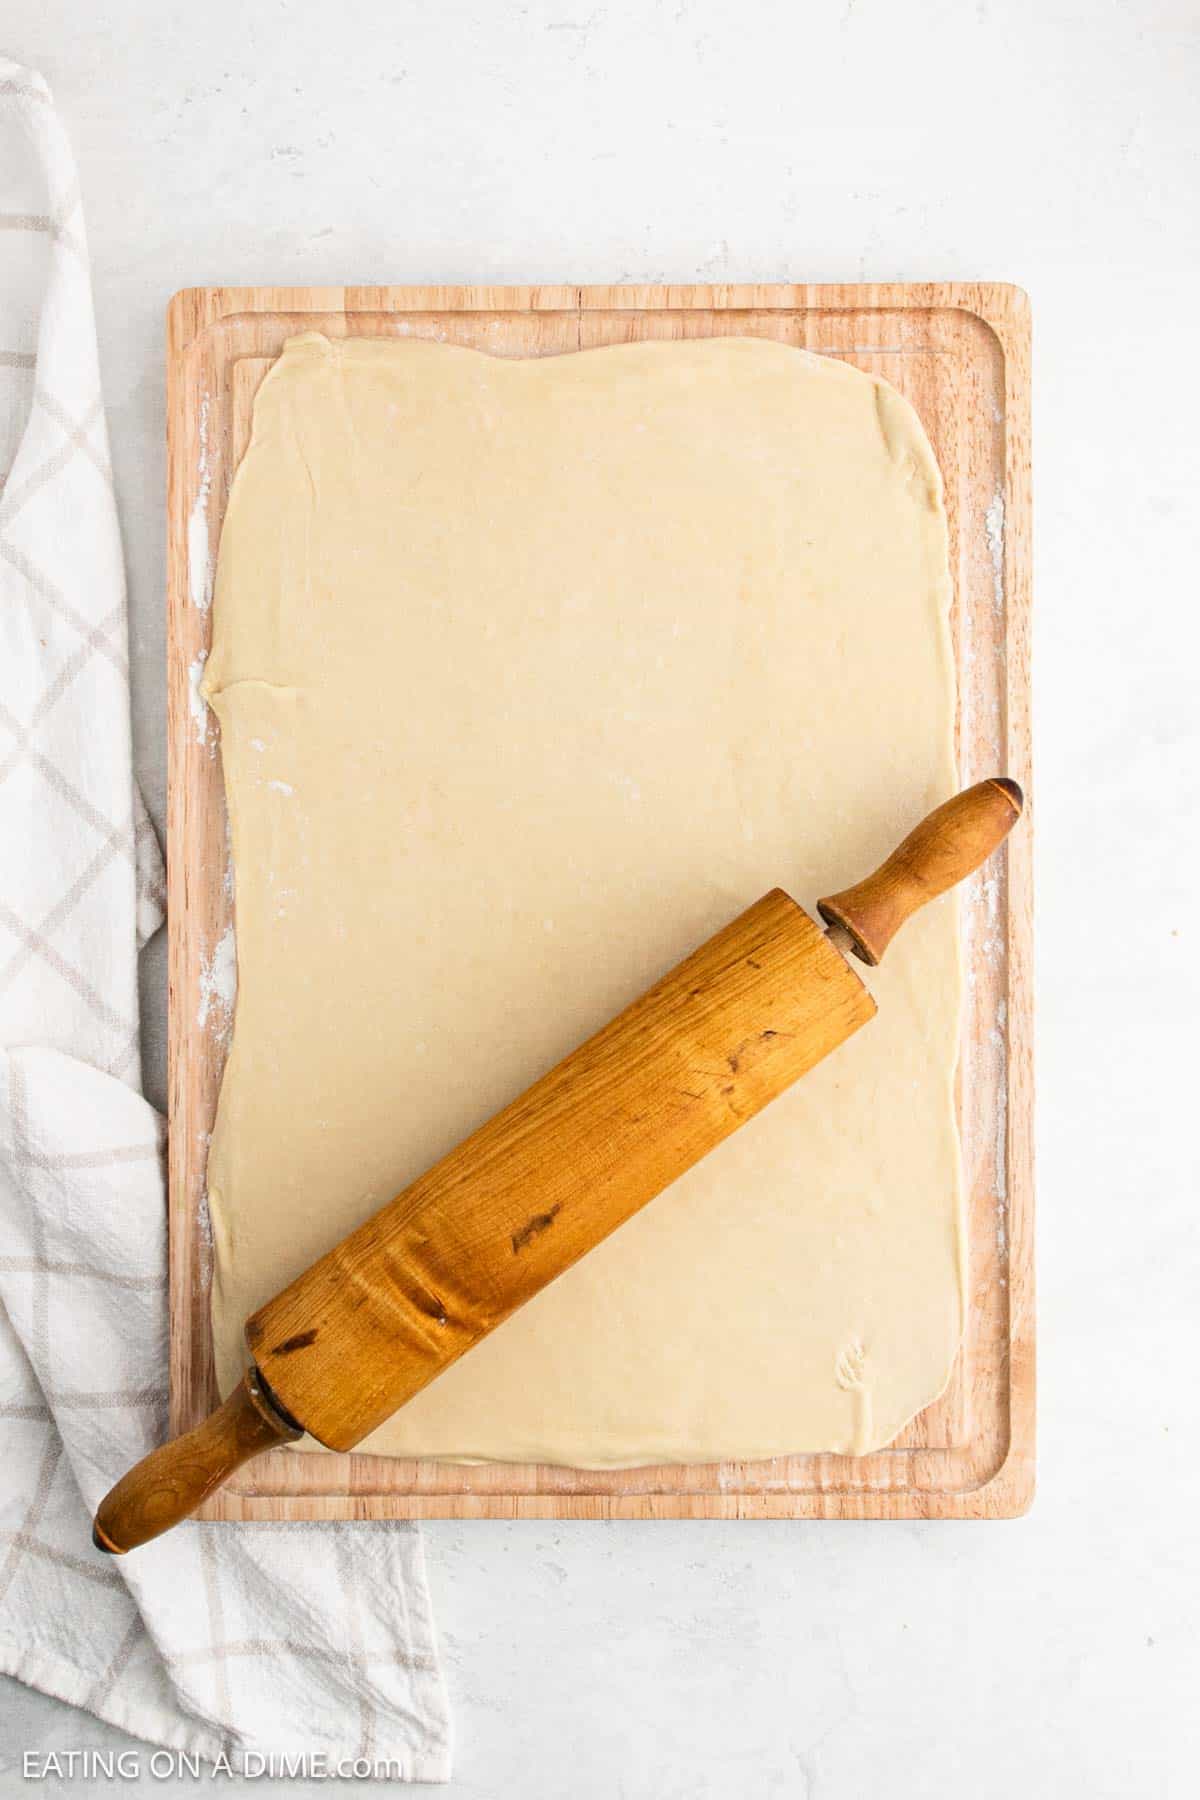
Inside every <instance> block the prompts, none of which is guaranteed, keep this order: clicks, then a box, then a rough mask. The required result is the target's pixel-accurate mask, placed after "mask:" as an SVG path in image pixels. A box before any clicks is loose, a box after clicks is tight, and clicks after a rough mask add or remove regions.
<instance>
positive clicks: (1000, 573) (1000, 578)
mask: <svg viewBox="0 0 1200 1800" xmlns="http://www.w3.org/2000/svg"><path fill="white" fill-rule="evenodd" d="M983 528H984V530H985V531H986V533H987V545H988V555H989V556H990V557H991V559H992V605H993V606H994V607H995V608H996V611H997V612H998V613H1002V612H1003V611H1004V495H1003V494H996V495H995V497H994V499H993V500H992V504H991V505H990V506H989V507H988V509H987V511H986V513H984V515H983Z"/></svg>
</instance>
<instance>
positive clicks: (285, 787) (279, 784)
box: [267, 781, 296, 794]
mask: <svg viewBox="0 0 1200 1800" xmlns="http://www.w3.org/2000/svg"><path fill="white" fill-rule="evenodd" d="M267 786H268V788H270V790H271V792H272V793H273V794H294V793H295V791H296V790H295V788H294V787H293V786H292V784H291V782H290V781H268V783H267Z"/></svg>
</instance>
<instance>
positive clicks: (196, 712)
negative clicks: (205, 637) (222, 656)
mask: <svg viewBox="0 0 1200 1800" xmlns="http://www.w3.org/2000/svg"><path fill="white" fill-rule="evenodd" d="M207 661H208V651H207V650H202V651H201V652H200V654H199V656H197V657H196V658H195V659H194V661H192V662H190V663H189V664H188V712H189V713H190V714H191V716H192V729H193V731H194V732H195V733H196V742H197V743H198V744H201V745H206V744H207V743H208V741H209V737H208V701H207V700H206V699H205V698H204V695H203V694H202V693H201V692H200V683H201V682H202V681H203V680H204V665H205V663H206V662H207Z"/></svg>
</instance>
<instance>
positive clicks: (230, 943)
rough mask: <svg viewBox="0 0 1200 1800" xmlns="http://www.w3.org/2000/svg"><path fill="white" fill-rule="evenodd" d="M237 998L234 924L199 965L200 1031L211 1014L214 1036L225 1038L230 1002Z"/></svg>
mask: <svg viewBox="0 0 1200 1800" xmlns="http://www.w3.org/2000/svg"><path fill="white" fill-rule="evenodd" d="M236 999H237V943H236V941H235V939H234V935H233V926H232V925H227V926H226V927H225V933H224V936H223V937H222V938H221V939H220V940H219V942H218V943H217V945H216V947H215V949H214V950H213V953H212V955H211V956H209V957H205V958H204V959H203V961H202V963H201V968H200V1007H199V1010H198V1012H197V1013H196V1024H197V1026H198V1027H199V1029H200V1030H201V1031H204V1030H205V1029H206V1028H207V1026H208V1021H209V1018H210V1016H211V1017H212V1018H213V1020H214V1025H215V1030H216V1033H217V1036H218V1037H220V1038H222V1039H224V1038H227V1037H228V1036H229V1028H230V1026H231V1025H232V1023H233V1003H234V1001H235V1000H236Z"/></svg>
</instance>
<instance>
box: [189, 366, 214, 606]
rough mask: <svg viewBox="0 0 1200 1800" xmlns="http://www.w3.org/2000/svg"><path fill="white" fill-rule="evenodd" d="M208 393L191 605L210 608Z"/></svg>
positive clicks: (203, 408) (203, 407)
mask: <svg viewBox="0 0 1200 1800" xmlns="http://www.w3.org/2000/svg"><path fill="white" fill-rule="evenodd" d="M208 406H209V399H208V395H207V394H205V396H204V398H203V399H202V400H201V402H200V421H199V434H200V460H199V463H198V465H197V475H198V476H199V481H200V485H199V487H198V488H197V490H196V498H195V500H194V501H193V503H192V510H191V512H190V513H189V514H188V595H189V597H190V599H191V602H192V605H193V606H196V607H199V609H200V611H201V612H207V611H208V609H209V607H210V606H211V605H212V564H211V561H210V559H209V554H208V496H209V493H210V492H211V490H212V466H211V463H210V461H209V455H208Z"/></svg>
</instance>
